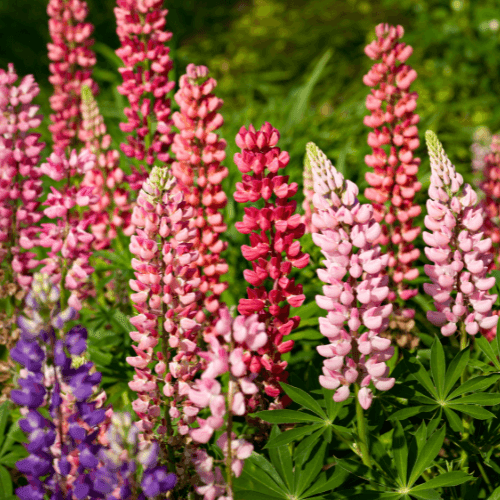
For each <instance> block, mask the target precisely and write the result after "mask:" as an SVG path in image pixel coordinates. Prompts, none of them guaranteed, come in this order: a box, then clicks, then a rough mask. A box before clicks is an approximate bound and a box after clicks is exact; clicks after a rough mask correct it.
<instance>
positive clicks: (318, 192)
mask: <svg viewBox="0 0 500 500" xmlns="http://www.w3.org/2000/svg"><path fill="white" fill-rule="evenodd" d="M307 161H308V162H309V164H310V168H311V170H312V174H313V180H314V197H313V203H314V207H315V209H316V213H314V214H313V216H312V223H313V224H314V226H315V227H317V228H318V230H319V232H318V233H316V234H313V241H314V243H315V244H316V245H318V246H319V247H320V248H321V253H322V254H323V255H324V257H325V260H324V263H325V265H326V269H318V276H319V278H320V279H321V281H323V282H324V283H325V285H324V286H323V293H324V295H317V296H316V303H317V304H318V306H319V307H321V308H322V309H325V310H326V311H328V315H327V316H326V318H319V324H320V331H321V333H322V334H323V335H324V336H325V337H326V338H327V339H328V340H329V341H330V343H329V344H328V345H322V346H319V347H318V348H317V349H318V352H319V353H320V354H321V355H322V356H324V357H326V358H327V359H326V360H325V361H324V362H323V375H321V376H320V378H319V381H320V384H321V385H322V386H323V387H325V388H326V389H333V390H335V394H334V396H333V399H334V400H335V401H344V400H346V399H347V398H348V397H349V394H350V390H349V386H350V385H351V384H356V385H357V387H361V388H360V389H359V391H358V400H359V403H360V404H361V406H362V407H363V408H364V409H367V408H369V407H370V405H371V402H372V398H373V394H372V390H371V389H370V388H369V386H370V384H371V383H372V384H373V386H374V387H375V388H376V389H378V390H381V391H387V390H389V389H391V388H392V387H393V386H394V382H395V379H394V378H388V377H387V375H388V373H389V368H388V366H387V365H386V361H387V360H389V359H390V358H391V357H392V356H393V354H394V348H393V347H392V346H391V341H390V340H389V339H386V338H382V337H381V336H380V334H381V333H382V332H384V331H385V330H386V329H387V327H388V325H389V316H390V314H391V312H392V304H390V303H389V304H388V303H387V299H388V296H389V287H388V283H389V277H388V276H387V275H386V274H385V270H386V267H387V262H388V260H389V256H388V255H387V254H385V255H383V254H382V252H381V250H380V246H379V245H378V244H376V243H375V242H376V241H377V239H378V238H379V237H380V233H381V228H380V225H379V223H378V222H376V221H375V219H374V218H373V207H372V206H371V205H361V204H360V203H359V201H358V199H357V195H358V188H357V186H356V185H355V184H353V183H352V182H351V181H346V180H344V178H343V176H342V174H340V173H339V172H338V171H337V170H336V169H335V167H334V166H333V165H332V164H331V162H330V161H329V160H328V158H327V157H326V156H325V155H324V153H323V152H322V151H321V150H320V149H319V148H318V147H317V146H316V145H315V144H313V143H309V144H308V145H307ZM355 248H357V249H358V250H357V251H356V250H355ZM346 327H347V328H346ZM363 330H364V331H363Z"/></svg>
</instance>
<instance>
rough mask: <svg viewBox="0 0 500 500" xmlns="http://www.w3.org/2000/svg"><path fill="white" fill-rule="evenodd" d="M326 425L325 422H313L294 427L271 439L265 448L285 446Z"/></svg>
mask: <svg viewBox="0 0 500 500" xmlns="http://www.w3.org/2000/svg"><path fill="white" fill-rule="evenodd" d="M321 427H324V425H323V424H312V425H304V426H303V427H298V428H297V429H292V430H290V431H286V432H283V434H280V435H279V436H276V437H275V438H274V439H271V440H269V441H268V443H267V444H266V446H265V448H276V446H283V445H284V444H288V443H291V442H292V441H295V440H296V439H300V438H301V437H302V436H307V435H308V434H311V433H312V432H314V431H315V430H318V429H319V428H321Z"/></svg>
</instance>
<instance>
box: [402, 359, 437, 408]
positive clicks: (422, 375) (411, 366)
mask: <svg viewBox="0 0 500 500" xmlns="http://www.w3.org/2000/svg"><path fill="white" fill-rule="evenodd" d="M403 359H404V363H405V365H406V367H407V368H408V371H409V372H410V373H411V374H412V375H413V377H414V378H415V379H416V380H418V382H420V384H421V385H422V387H424V388H425V389H426V390H427V391H428V392H429V394H431V395H432V396H434V398H436V399H438V394H437V390H436V388H435V387H434V385H433V384H432V380H431V378H430V377H429V374H428V373H427V370H426V369H425V368H424V367H423V366H422V364H421V363H420V361H418V359H417V358H416V357H415V356H412V355H411V354H408V353H407V352H406V351H403Z"/></svg>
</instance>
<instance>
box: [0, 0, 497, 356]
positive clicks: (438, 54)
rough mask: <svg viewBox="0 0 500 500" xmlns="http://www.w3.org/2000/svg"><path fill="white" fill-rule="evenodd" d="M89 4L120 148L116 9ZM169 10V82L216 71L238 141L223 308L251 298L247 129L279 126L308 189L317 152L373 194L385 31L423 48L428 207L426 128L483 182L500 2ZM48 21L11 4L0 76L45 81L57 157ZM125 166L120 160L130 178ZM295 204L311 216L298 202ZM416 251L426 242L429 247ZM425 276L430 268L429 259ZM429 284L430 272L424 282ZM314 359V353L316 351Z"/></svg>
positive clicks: (94, 0) (252, 4)
mask: <svg viewBox="0 0 500 500" xmlns="http://www.w3.org/2000/svg"><path fill="white" fill-rule="evenodd" d="M88 4H89V16H88V19H87V20H88V21H89V22H91V23H93V24H94V25H95V32H94V38H95V39H96V44H95V47H94V48H95V50H96V52H97V55H98V66H97V68H96V69H95V71H94V77H95V79H96V81H97V82H98V83H99V85H100V88H101V93H100V95H99V96H98V102H99V106H100V109H101V112H102V114H103V115H104V117H105V120H106V123H107V126H108V129H109V130H110V131H111V133H112V135H113V139H114V146H115V147H116V148H117V149H119V143H120V142H122V140H123V134H122V133H121V132H120V130H119V128H118V123H119V122H120V120H121V118H122V117H123V106H124V104H125V103H124V100H123V98H122V96H120V95H119V94H118V93H117V91H116V85H118V84H119V83H121V78H120V76H119V74H118V72H117V69H118V67H120V65H121V61H120V60H119V58H118V57H116V55H115V54H114V50H115V49H116V48H117V47H118V38H117V36H116V33H115V18H114V14H113V7H114V6H115V2H114V1H113V0H88ZM165 5H166V7H167V8H168V9H169V14H168V18H167V27H168V29H169V30H171V31H172V32H173V33H174V37H173V38H172V41H171V43H170V46H171V55H172V58H173V59H174V68H175V70H174V72H172V74H171V77H172V78H175V79H178V77H179V76H180V74H182V73H183V72H184V70H185V67H186V65H187V64H188V63H190V62H194V63H196V64H205V65H207V66H208V67H209V68H210V69H211V72H212V74H213V76H214V77H215V78H216V79H217V80H218V82H219V85H218V88H217V90H216V92H217V94H218V95H219V96H220V97H222V98H223V99H224V101H225V105H224V107H223V109H222V111H221V112H222V113H223V115H224V119H225V124H224V126H223V128H222V131H221V134H222V136H223V137H225V138H226V139H227V141H228V150H227V152H228V159H227V160H226V165H227V166H228V167H229V170H230V175H229V177H228V178H227V179H226V180H225V184H224V187H225V189H226V192H227V193H228V197H229V203H228V207H227V209H226V220H227V222H228V226H229V229H228V232H227V234H226V235H225V236H226V240H228V242H229V249H228V251H227V252H226V258H227V260H228V262H229V264H230V275H229V276H228V280H229V282H230V285H231V286H230V292H228V293H226V295H225V297H224V299H225V300H226V302H227V303H228V304H229V305H232V304H235V303H236V301H237V299H238V298H239V297H241V296H243V295H244V294H245V282H244V281H243V279H242V272H243V269H244V268H245V267H246V266H245V262H244V261H243V259H242V258H241V253H240V246H241V245H242V244H244V243H246V237H244V236H242V235H240V234H239V233H238V232H237V231H236V230H235V229H234V223H235V222H236V221H237V220H241V218H242V215H243V210H242V207H241V205H239V204H236V203H234V201H233V198H232V193H233V192H234V184H235V182H237V181H238V180H239V179H240V178H241V174H240V173H239V172H238V171H237V169H236V167H235V166H234V163H233V162H232V156H233V154H234V153H235V152H236V146H235V144H234V137H235V135H236V133H237V131H238V129H239V128H240V127H241V126H242V125H246V126H247V125H248V124H249V123H253V124H254V125H255V126H256V127H260V125H261V124H262V123H263V122H264V121H269V122H271V123H272V124H273V125H274V126H276V127H277V128H279V129H280V131H281V133H282V139H281V141H280V146H281V147H282V148H283V149H287V150H288V151H289V152H290V155H291V161H290V166H289V168H288V169H287V170H288V172H287V173H289V174H290V176H291V179H292V180H293V181H296V182H299V184H302V163H303V157H304V153H305V145H306V143H307V142H308V141H314V142H316V143H317V144H318V145H319V146H320V147H321V148H322V149H323V150H324V151H325V152H326V153H327V154H328V155H329V157H330V158H331V159H332V161H333V162H334V164H335V165H336V166H337V168H338V169H339V170H340V171H341V172H343V173H344V174H345V176H346V177H348V178H350V179H351V180H353V181H354V182H357V183H358V185H359V188H360V193H363V191H364V188H365V187H366V182H365V180H364V173H365V172H366V170H367V169H366V166H365V164H364V156H365V155H366V154H368V153H369V152H370V148H369V147H368V146H367V144H366V138H367V134H368V128H367V127H365V126H364V124H363V117H364V116H365V115H366V114H367V111H366V108H365V99H366V95H367V94H368V88H367V87H366V86H364V84H363V82H362V78H363V75H364V74H366V73H367V72H368V70H369V68H370V66H371V65H372V61H371V60H370V59H369V58H368V57H366V56H365V54H364V51H363V49H364V46H365V45H366V44H367V43H369V42H370V41H371V40H372V39H373V38H374V36H375V35H374V27H375V26H376V25H377V24H378V23H381V22H388V23H391V24H401V25H403V26H404V28H405V36H404V38H403V41H405V42H406V43H408V44H410V45H412V46H413V48H414V53H413V55H412V56H411V57H410V59H409V60H408V61H407V62H408V64H410V65H411V66H413V67H414V68H415V70H416V71H417V73H418V78H417V80H416V81H415V82H414V83H413V84H412V90H415V91H417V92H418V94H419V99H418V106H417V112H418V113H419V114H420V117H421V121H420V126H419V130H420V137H421V140H422V144H421V147H420V149H419V150H418V151H417V155H418V156H420V157H421V158H422V166H421V169H420V172H419V179H420V181H421V182H422V185H423V189H422V191H421V192H420V193H419V194H418V195H417V202H418V203H420V204H421V205H424V204H425V200H426V197H427V195H426V191H427V188H428V179H429V161H428V158H427V153H426V151H425V148H424V145H423V137H424V132H425V130H426V129H427V128H431V129H433V130H434V131H436V132H437V133H438V135H439V137H440V139H441V140H442V142H443V143H444V145H445V148H446V150H447V152H448V154H449V156H450V158H451V160H452V161H453V162H454V163H455V164H456V166H457V168H458V169H459V170H460V171H461V172H462V173H463V174H464V176H465V178H466V180H467V181H469V182H472V181H473V178H472V177H473V173H472V169H471V167H470V164H471V152H470V146H471V143H472V140H473V135H474V133H475V132H477V130H478V128H479V127H482V126H486V127H488V128H489V129H491V130H492V131H493V132H496V131H498V130H500V105H499V96H500V63H499V62H498V57H497V54H498V49H499V42H500V1H499V0H481V1H475V0H451V1H450V0H377V1H370V0H239V1H235V0H230V1H227V0H226V1H224V2H220V1H215V0H182V1H179V0H171V1H169V2H165ZM45 9H46V0H4V1H2V2H0V33H1V34H2V35H1V36H2V40H3V42H4V43H3V44H2V51H1V53H0V67H6V65H7V63H8V62H14V64H15V66H16V68H17V71H18V73H19V74H20V75H23V74H26V73H33V74H34V75H35V78H36V79H37V81H38V82H39V84H40V86H41V88H42V92H41V94H40V96H39V97H38V103H39V104H41V106H42V111H43V112H44V114H45V116H46V117H47V118H46V120H45V123H44V126H43V127H44V128H43V130H42V133H43V137H44V140H45V141H46V142H47V143H48V144H49V145H50V135H49V134H48V133H47V125H48V115H49V114H50V108H49V107H48V97H49V96H50V94H51V92H52V90H51V88H50V85H49V84H48V80H47V78H48V74H49V73H48V58H47V55H46V43H47V42H48V41H49V39H48V28H47V16H46V12H45ZM175 107H176V105H175V103H174V102H173V108H174V109H175ZM48 152H49V148H46V150H45V154H48ZM127 161H128V160H127V159H126V158H125V157H124V156H123V155H122V164H123V168H124V169H125V170H127ZM361 198H362V199H363V196H362V195H361ZM297 201H298V204H299V206H300V204H301V202H302V195H301V194H300V192H299V195H298V196H297ZM419 223H420V224H421V223H422V218H421V219H420V220H419ZM304 245H305V248H306V251H310V252H311V253H312V254H313V255H312V260H313V265H312V266H310V267H309V268H308V269H306V270H304V271H303V272H301V276H300V282H302V283H304V284H305V292H306V295H307V296H308V300H313V298H314V294H315V293H317V291H318V281H317V279H314V278H315V272H314V271H313V269H314V268H315V267H317V265H319V260H320V256H319V255H318V252H317V249H315V248H314V246H313V245H312V241H311V239H310V237H308V236H306V237H305V238H304ZM417 245H418V246H422V245H423V244H422V242H421V241H420V240H419V242H418V243H417ZM418 265H419V267H420V268H421V269H422V267H423V259H421V261H420V262H418ZM422 280H424V281H425V278H424V277H423V271H421V278H419V280H418V283H419V284H420V283H421V282H422ZM423 324H425V321H424V322H423ZM302 349H305V350H307V349H306V347H305V344H302Z"/></svg>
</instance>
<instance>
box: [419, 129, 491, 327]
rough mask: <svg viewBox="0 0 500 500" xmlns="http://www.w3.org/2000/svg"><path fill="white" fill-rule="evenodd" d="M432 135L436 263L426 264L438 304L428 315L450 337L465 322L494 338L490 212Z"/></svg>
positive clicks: (431, 236) (431, 239) (430, 210)
mask: <svg viewBox="0 0 500 500" xmlns="http://www.w3.org/2000/svg"><path fill="white" fill-rule="evenodd" d="M426 139H427V147H428V150H429V156H430V158H431V171H432V173H431V185H430V187H429V198H430V199H429V200H428V201H427V216H426V217H425V227H426V228H427V229H428V230H429V231H431V232H430V233H428V232H424V233H423V236H424V241H425V243H426V245H427V246H426V248H425V254H426V256H427V258H428V259H429V260H430V261H431V262H433V263H434V265H426V266H425V273H426V274H427V276H429V278H430V279H431V281H432V283H425V284H424V290H425V292H426V293H427V294H429V295H430V296H431V297H432V298H433V299H434V306H435V307H436V311H429V312H428V313H427V318H428V319H429V321H430V322H431V323H433V324H434V325H436V326H440V327H441V333H442V334H443V335H445V336H450V335H453V334H454V333H455V332H456V331H457V329H458V328H459V323H460V325H463V326H464V328H465V331H466V332H467V333H468V334H469V335H476V334H477V333H478V332H481V333H482V334H483V335H485V336H490V335H491V331H492V329H495V328H496V325H497V323H498V316H496V315H493V314H492V310H491V308H492V305H493V304H494V303H495V301H496V299H497V296H496V295H491V294H489V293H488V291H489V290H490V289H491V288H493V286H494V285H495V278H494V277H488V276H487V275H488V268H489V266H490V265H491V263H492V261H493V254H492V252H491V246H492V245H491V238H485V233H484V226H483V222H484V217H485V214H484V211H483V209H482V208H481V206H480V205H478V199H477V195H476V193H475V191H474V190H473V189H472V187H471V186H470V185H469V184H465V185H464V181H463V178H462V176H461V175H460V174H459V173H458V172H457V171H456V170H455V167H454V166H453V165H452V163H451V162H450V160H449V159H448V157H447V156H446V153H445V151H444V149H443V146H442V144H441V143H440V142H439V140H438V138H437V137H436V135H435V134H434V133H433V132H431V131H427V132H426Z"/></svg>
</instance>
